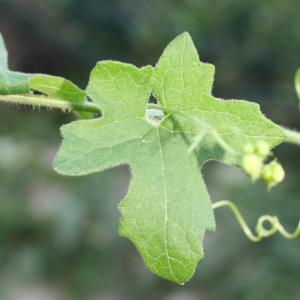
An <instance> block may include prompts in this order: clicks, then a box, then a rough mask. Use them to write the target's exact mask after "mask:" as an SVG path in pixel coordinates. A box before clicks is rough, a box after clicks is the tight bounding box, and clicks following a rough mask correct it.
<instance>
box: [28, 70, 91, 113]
mask: <svg viewBox="0 0 300 300" xmlns="http://www.w3.org/2000/svg"><path fill="white" fill-rule="evenodd" d="M28 85H29V88H30V89H31V90H34V91H37V92H40V93H43V94H45V95H47V96H50V97H53V98H57V99H62V100H66V101H69V102H72V103H83V102H85V101H86V93H85V91H83V90H82V89H80V88H79V87H78V86H76V85H75V84H74V83H72V82H71V81H69V80H67V79H65V78H62V77H58V76H52V75H46V74H37V75H34V76H32V77H31V78H30V80H29V82H28ZM75 115H77V116H78V117H79V118H81V119H86V118H90V117H92V114H91V113H87V112H76V111H75Z"/></svg>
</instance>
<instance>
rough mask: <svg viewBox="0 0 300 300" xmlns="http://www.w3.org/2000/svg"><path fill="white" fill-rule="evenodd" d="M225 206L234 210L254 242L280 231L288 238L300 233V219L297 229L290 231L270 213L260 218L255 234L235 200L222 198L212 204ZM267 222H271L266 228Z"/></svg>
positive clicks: (245, 231)
mask: <svg viewBox="0 0 300 300" xmlns="http://www.w3.org/2000/svg"><path fill="white" fill-rule="evenodd" d="M224 206H227V207H228V208H229V209H230V210H231V211H232V213H233V215H234V216H235V218H236V219H237V221H238V223H239V224H240V226H241V228H242V230H243V231H244V233H245V235H246V236H247V238H248V239H249V240H251V241H252V242H259V241H261V240H262V239H264V238H267V237H270V236H272V235H273V234H275V233H276V232H278V233H280V234H281V235H282V236H283V237H284V238H286V239H295V238H297V237H298V236H299V235H300V220H299V223H298V226H297V228H296V229H295V231H294V232H292V233H290V232H288V231H287V230H286V229H285V228H284V227H283V226H282V224H281V223H280V221H279V220H278V218H277V217H276V216H270V215H263V216H261V217H260V218H259V219H258V221H257V224H256V227H255V231H256V234H254V233H253V232H252V231H251V229H250V227H249V226H248V225H247V222H246V221H245V218H244V217H243V216H242V214H241V212H240V210H239V209H238V207H237V206H236V205H235V204H234V203H233V202H231V201H229V200H222V201H218V202H216V203H213V205H212V207H213V209H217V208H220V207H224ZM267 223H268V224H269V228H266V224H267Z"/></svg>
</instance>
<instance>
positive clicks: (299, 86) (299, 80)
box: [295, 69, 300, 109]
mask: <svg viewBox="0 0 300 300" xmlns="http://www.w3.org/2000/svg"><path fill="white" fill-rule="evenodd" d="M295 88H296V92H297V96H298V98H299V109H300V69H298V70H297V72H296V76H295Z"/></svg>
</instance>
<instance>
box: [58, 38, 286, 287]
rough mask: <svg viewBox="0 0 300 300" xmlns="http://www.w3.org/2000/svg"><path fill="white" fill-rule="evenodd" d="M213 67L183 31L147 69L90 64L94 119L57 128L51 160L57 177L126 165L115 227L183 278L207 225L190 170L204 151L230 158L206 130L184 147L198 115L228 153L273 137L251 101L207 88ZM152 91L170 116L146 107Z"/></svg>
mask: <svg viewBox="0 0 300 300" xmlns="http://www.w3.org/2000/svg"><path fill="white" fill-rule="evenodd" d="M213 76H214V68H213V66H212V65H209V64H203V63H201V62H199V58H198V54H197V51H196V49H195V47H194V45H193V42H192V40H191V38H190V36H189V35H188V34H187V33H184V34H182V35H180V36H178V37H177V38H176V39H175V40H174V41H172V42H171V43H170V44H169V46H168V47H167V48H166V50H165V51H164V53H163V55H162V56H161V58H160V60H159V62H158V64H157V65H156V67H155V68H152V67H149V66H148V67H144V68H141V69H138V68H136V67H134V66H132V65H129V64H123V63H118V62H112V61H104V62H99V63H98V64H97V65H96V67H95V68H94V70H93V71H92V74H91V77H90V82H89V85H88V87H87V95H88V96H89V97H90V98H91V99H92V100H93V101H94V102H95V103H96V104H97V105H98V106H99V108H100V109H101V111H102V112H103V117H102V118H101V119H94V120H86V121H77V122H73V123H71V124H68V125H65V126H63V127H62V135H63V143H62V145H61V148H60V150H59V152H58V154H57V156H56V159H55V162H54V168H55V169H56V170H57V171H58V172H59V173H61V174H65V175H74V176H79V175H86V174H91V173H94V172H100V171H103V170H105V169H108V168H112V167H116V166H119V165H121V164H128V165H129V166H130V170H131V175H132V176H131V182H130V187H129V191H128V193H127V195H126V197H125V199H124V200H122V202H121V203H120V205H119V209H120V211H121V220H120V227H119V233H120V235H122V236H125V237H128V238H129V239H130V240H131V241H132V242H133V243H134V244H135V246H136V248H137V249H138V251H139V253H140V254H141V256H142V257H143V259H144V261H145V263H146V265H147V266H148V267H149V269H150V270H151V271H152V272H154V273H156V274H158V275H159V276H162V277H164V278H166V279H169V280H171V281H174V282H177V283H180V284H183V283H184V282H186V281H187V280H188V279H189V278H190V277H191V276H192V275H193V273H194V271H195V268H196V265H197V263H198V261H199V260H200V259H201V258H203V246H202V240H203V236H204V233H205V231H206V230H214V229H215V220H214V215H213V210H212V207H211V203H210V201H209V196H208V193H207V190H206V187H205V184H204V182H203V178H202V176H201V174H200V172H199V169H200V167H201V166H202V165H203V163H204V162H205V161H206V160H208V159H218V160H222V161H225V162H229V163H232V164H236V163H237V160H236V157H235V155H233V153H231V152H230V151H226V149H224V147H220V145H219V143H217V142H216V141H215V136H212V135H208V136H207V138H205V140H204V141H203V142H202V143H201V144H200V145H199V147H198V148H197V151H196V152H193V153H191V154H188V151H187V149H188V148H189V146H190V144H191V142H192V140H193V138H194V136H195V135H196V134H197V133H198V132H199V130H201V128H199V122H194V121H193V119H196V120H201V122H203V123H204V124H205V126H207V125H209V127H210V128H213V130H214V131H215V132H217V134H218V136H221V137H222V138H223V139H224V140H225V141H226V143H228V145H229V147H231V148H232V149H234V151H241V149H242V147H243V144H244V143H246V142H257V141H265V142H266V143H268V145H270V146H271V147H272V146H275V145H277V144H279V143H280V142H281V141H282V140H283V139H284V135H283V133H282V131H281V129H280V128H279V127H278V126H276V125H275V124H273V123H272V122H271V121H269V120H268V119H266V118H265V117H264V116H263V115H262V114H261V112H260V110H259V107H258V105H256V104H252V103H248V102H246V101H236V100H230V101H225V100H220V99H216V98H214V97H213V96H212V95H211V89H212V83H213ZM151 93H153V94H154V96H155V97H156V98H157V99H158V100H159V102H160V103H161V105H162V106H163V107H167V108H170V109H172V110H176V111H178V112H179V113H178V114H176V113H175V114H173V113H172V114H170V113H169V114H168V113H165V116H164V118H163V119H162V120H161V121H160V118H159V115H158V114H157V112H155V111H154V112H153V110H152V111H149V110H146V105H147V103H148V101H149V98H150V95H151Z"/></svg>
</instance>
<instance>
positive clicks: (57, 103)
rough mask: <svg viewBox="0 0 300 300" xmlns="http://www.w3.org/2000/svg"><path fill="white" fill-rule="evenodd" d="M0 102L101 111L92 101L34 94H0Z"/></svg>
mask: <svg viewBox="0 0 300 300" xmlns="http://www.w3.org/2000/svg"><path fill="white" fill-rule="evenodd" d="M0 102H5V103H11V104H20V105H30V106H34V107H47V108H55V109H61V110H62V111H84V112H94V113H101V112H100V110H99V108H98V107H97V106H96V105H95V104H94V103H93V102H88V101H86V102H84V103H73V102H69V101H65V100H59V99H55V98H49V97H43V96H35V95H3V96H2V95H1V96H0Z"/></svg>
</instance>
